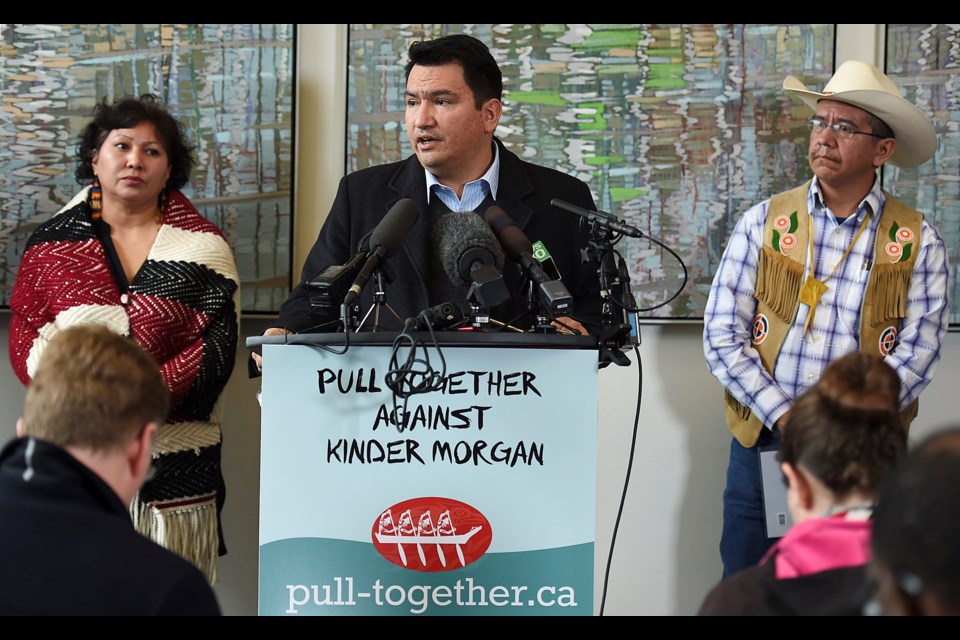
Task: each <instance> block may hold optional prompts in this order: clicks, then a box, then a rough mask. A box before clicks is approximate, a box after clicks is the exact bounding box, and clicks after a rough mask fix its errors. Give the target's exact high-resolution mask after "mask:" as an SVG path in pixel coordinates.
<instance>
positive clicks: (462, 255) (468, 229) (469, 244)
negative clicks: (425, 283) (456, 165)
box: [432, 212, 510, 309]
mask: <svg viewBox="0 0 960 640" xmlns="http://www.w3.org/2000/svg"><path fill="white" fill-rule="evenodd" d="M432 240H433V246H434V247H436V250H437V257H438V258H439V260H440V264H441V265H442V266H443V270H444V271H445V272H446V274H447V277H448V278H449V279H450V282H452V283H453V284H455V285H457V286H458V287H468V289H469V290H468V292H467V299H468V300H475V301H476V303H477V304H479V305H480V306H481V307H486V308H488V309H489V308H492V307H496V306H497V305H499V304H502V303H504V302H506V301H507V300H509V299H510V292H509V291H508V290H507V285H506V283H505V282H504V281H503V260H504V255H503V249H502V248H501V247H500V243H499V242H497V238H496V237H495V236H494V235H493V231H491V230H490V227H489V226H487V224H486V223H485V222H484V221H483V219H482V218H481V217H480V216H479V215H477V214H476V213H473V212H458V213H448V214H446V215H443V216H441V217H440V219H439V220H437V224H436V225H435V226H434V228H433V238H432Z"/></svg>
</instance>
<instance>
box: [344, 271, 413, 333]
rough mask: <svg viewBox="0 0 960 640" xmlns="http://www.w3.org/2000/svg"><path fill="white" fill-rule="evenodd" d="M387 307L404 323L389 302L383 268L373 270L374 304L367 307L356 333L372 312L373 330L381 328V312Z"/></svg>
mask: <svg viewBox="0 0 960 640" xmlns="http://www.w3.org/2000/svg"><path fill="white" fill-rule="evenodd" d="M384 307H386V308H387V310H388V311H390V313H392V314H393V315H394V317H395V318H396V319H397V320H398V321H399V322H400V324H401V325H402V324H403V318H401V317H400V314H398V313H397V312H396V311H394V310H393V307H391V306H390V305H389V304H388V303H387V297H386V294H385V292H384V290H383V270H382V269H377V270H376V271H374V272H373V304H372V305H370V308H369V309H367V313H366V315H364V316H363V320H361V321H360V325H359V326H358V327H357V329H356V331H355V333H359V332H360V329H362V328H363V325H364V324H366V322H367V319H368V318H369V317H370V314H371V313H372V314H373V329H372V330H373V331H379V330H380V312H381V310H382V309H383V308H384Z"/></svg>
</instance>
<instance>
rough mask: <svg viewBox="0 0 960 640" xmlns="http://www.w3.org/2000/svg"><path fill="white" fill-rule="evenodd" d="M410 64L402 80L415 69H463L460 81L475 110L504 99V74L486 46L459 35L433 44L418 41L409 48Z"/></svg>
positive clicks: (432, 41)
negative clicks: (453, 64) (452, 65)
mask: <svg viewBox="0 0 960 640" xmlns="http://www.w3.org/2000/svg"><path fill="white" fill-rule="evenodd" d="M408 55H409V57H410V61H409V62H407V66H406V67H404V78H409V77H410V71H411V69H413V67H414V66H415V65H420V66H422V67H437V66H440V65H445V64H450V63H451V62H452V63H456V64H459V65H460V66H461V67H462V68H463V78H464V81H466V83H467V86H468V87H470V91H472V92H473V99H474V103H475V104H476V105H477V109H480V108H481V107H482V106H483V103H484V102H486V101H487V100H489V99H491V98H496V99H497V100H501V99H502V98H503V74H502V73H501V72H500V66H499V65H498V64H497V61H496V60H494V58H493V55H492V54H491V53H490V49H488V48H487V45H485V44H483V43H482V42H481V41H479V40H477V39H476V38H474V37H473V36H468V35H466V34H462V33H458V34H454V35H449V36H444V37H442V38H437V39H436V40H425V41H417V42H414V43H413V44H411V45H410V50H409V52H408Z"/></svg>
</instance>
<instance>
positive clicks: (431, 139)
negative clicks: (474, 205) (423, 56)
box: [406, 63, 502, 191]
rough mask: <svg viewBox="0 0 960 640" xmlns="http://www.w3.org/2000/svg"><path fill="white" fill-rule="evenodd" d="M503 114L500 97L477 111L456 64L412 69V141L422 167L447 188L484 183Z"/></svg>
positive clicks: (408, 108)
mask: <svg viewBox="0 0 960 640" xmlns="http://www.w3.org/2000/svg"><path fill="white" fill-rule="evenodd" d="M501 112H502V107H501V105H500V101H499V100H497V99H495V98H491V99H490V100H487V101H486V102H485V103H484V104H483V105H482V106H481V108H480V109H477V106H476V103H475V101H474V95H473V92H472V91H471V90H470V88H469V87H468V86H467V83H466V81H465V80H464V77H463V68H462V67H461V66H460V65H459V64H457V63H450V64H445V65H440V66H431V67H425V66H421V65H415V66H414V67H413V68H412V69H411V70H410V75H409V77H408V78H407V91H406V124H407V137H408V138H409V140H410V146H412V147H413V149H414V151H415V152H416V154H417V158H419V159H420V164H422V165H423V166H424V167H425V168H426V169H427V170H428V171H430V172H431V173H433V174H434V175H435V176H437V179H438V180H440V182H441V183H443V184H445V185H447V186H450V187H452V188H454V189H458V187H461V186H462V185H463V184H466V183H467V182H470V181H471V180H476V179H477V178H479V177H480V176H481V175H483V173H484V172H485V171H486V170H487V168H488V167H489V166H490V162H491V161H492V157H493V156H492V150H491V146H490V141H491V138H492V136H493V132H494V131H495V130H496V128H497V123H498V122H499V121H500V114H501ZM458 191H459V189H458Z"/></svg>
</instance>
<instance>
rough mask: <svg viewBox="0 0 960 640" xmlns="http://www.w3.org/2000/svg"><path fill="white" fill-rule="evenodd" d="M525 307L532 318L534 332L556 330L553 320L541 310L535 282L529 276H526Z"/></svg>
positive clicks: (552, 331) (545, 332)
mask: <svg viewBox="0 0 960 640" xmlns="http://www.w3.org/2000/svg"><path fill="white" fill-rule="evenodd" d="M527 309H528V310H529V311H530V315H532V316H533V318H534V323H533V331H534V332H536V333H543V334H547V333H556V332H557V328H556V327H555V326H554V325H553V322H551V320H550V318H549V317H547V315H546V314H545V313H544V312H543V305H541V304H540V298H539V297H538V296H537V283H536V282H534V280H533V278H531V277H529V276H528V277H527Z"/></svg>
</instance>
